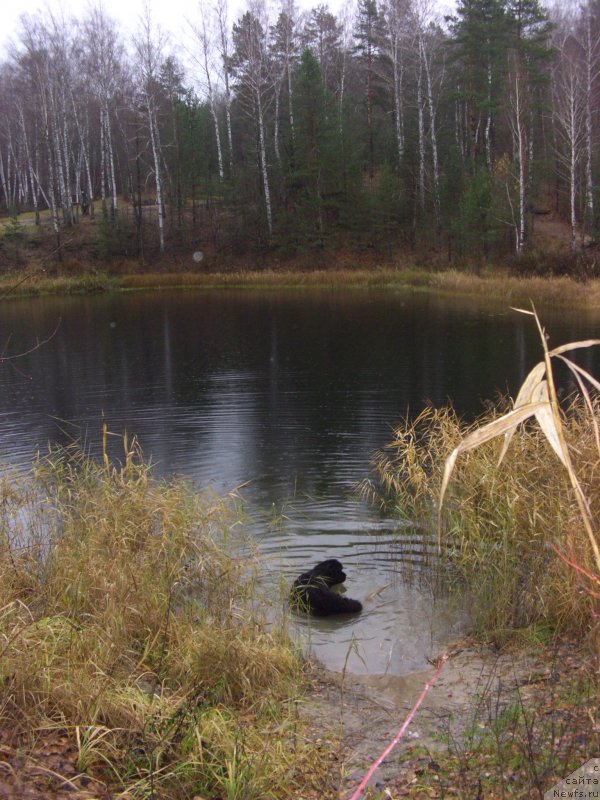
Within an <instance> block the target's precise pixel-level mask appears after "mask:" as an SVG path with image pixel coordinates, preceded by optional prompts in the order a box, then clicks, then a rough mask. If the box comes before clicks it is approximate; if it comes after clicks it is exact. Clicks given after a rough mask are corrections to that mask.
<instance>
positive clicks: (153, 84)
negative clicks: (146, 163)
mask: <svg viewBox="0 0 600 800" xmlns="http://www.w3.org/2000/svg"><path fill="white" fill-rule="evenodd" d="M134 44H135V50H136V56H137V59H136V66H137V72H138V92H139V97H140V107H141V108H142V109H143V113H144V115H145V117H146V123H147V130H148V137H149V140H150V151H151V154H152V164H153V174H154V186H155V189H156V207H157V216H158V238H159V248H160V252H161V253H164V251H165V205H164V187H163V167H162V153H161V140H160V129H159V124H158V116H159V105H160V104H159V95H160V82H159V78H160V68H161V65H162V63H163V50H164V46H165V37H164V34H163V33H162V31H161V30H160V28H155V26H154V24H153V21H152V18H151V15H150V10H149V8H148V7H146V9H145V12H144V14H143V16H142V17H141V19H140V25H139V29H138V33H137V36H136V37H135V39H134Z"/></svg>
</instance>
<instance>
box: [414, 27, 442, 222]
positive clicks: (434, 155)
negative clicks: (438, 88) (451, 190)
mask: <svg viewBox="0 0 600 800" xmlns="http://www.w3.org/2000/svg"><path fill="white" fill-rule="evenodd" d="M419 46H420V50H421V58H422V60H423V66H424V67H425V79H426V85H427V105H428V108H429V124H430V128H431V130H430V132H429V136H430V138H431V160H432V165H433V194H434V208H435V219H436V223H437V225H438V227H439V225H440V168H439V160H438V148H437V133H436V119H435V104H434V102H433V86H432V81H431V70H430V65H429V59H428V58H427V53H426V52H425V44H424V42H423V37H422V36H419Z"/></svg>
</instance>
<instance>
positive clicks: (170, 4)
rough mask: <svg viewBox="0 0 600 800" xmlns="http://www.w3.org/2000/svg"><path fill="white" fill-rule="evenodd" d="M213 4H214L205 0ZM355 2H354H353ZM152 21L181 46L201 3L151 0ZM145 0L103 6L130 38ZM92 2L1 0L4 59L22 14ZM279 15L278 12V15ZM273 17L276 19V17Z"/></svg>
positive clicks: (232, 5)
mask: <svg viewBox="0 0 600 800" xmlns="http://www.w3.org/2000/svg"><path fill="white" fill-rule="evenodd" d="M204 1H205V2H212V0H204ZM350 1H351V2H352V0H350ZM149 2H150V8H151V12H152V18H153V19H154V20H155V21H156V22H157V23H159V24H160V25H161V27H162V28H164V29H165V30H166V31H168V32H169V33H170V34H172V39H173V40H174V41H175V42H177V41H181V40H182V37H184V36H185V33H186V31H187V30H189V26H188V24H187V22H186V19H192V20H193V19H195V18H196V19H197V18H198V15H199V10H198V9H199V0H149ZM346 2H347V0H296V4H297V6H298V8H299V9H300V10H307V9H311V8H314V7H315V6H317V5H319V4H321V3H324V4H325V5H328V6H329V8H330V9H331V10H332V11H333V12H334V13H336V14H337V13H338V12H339V10H340V8H342V7H343V6H344V5H346ZM143 4H144V0H102V5H103V7H104V9H105V10H106V12H107V13H108V14H109V16H111V17H113V18H115V19H116V20H118V21H119V22H120V23H121V24H122V26H123V27H122V32H123V34H124V35H125V36H126V35H127V34H131V33H132V32H133V31H134V30H135V29H136V27H137V24H138V20H139V18H140V15H141V14H142V9H143ZM451 4H452V0H438V1H437V5H438V7H439V8H440V13H442V14H444V13H448V9H449V7H450V6H451ZM89 5H90V3H89V0H58V1H57V2H56V1H55V2H51V3H50V2H49V0H0V55H3V54H5V53H6V47H7V45H8V42H9V40H10V39H11V37H13V36H14V34H15V32H16V30H17V29H18V23H19V17H20V16H21V14H24V13H27V14H33V13H35V12H36V11H37V10H38V9H44V8H47V7H48V8H51V9H52V13H53V14H56V15H59V14H60V13H61V9H62V10H63V13H64V14H65V16H66V17H69V16H75V17H77V18H78V19H80V18H82V17H83V16H85V13H86V8H87V7H88V6H89ZM271 5H272V6H274V7H275V8H276V7H277V6H278V5H279V3H278V2H277V0H271ZM245 8H246V2H245V0H229V9H230V10H229V21H230V24H231V23H233V22H234V21H235V20H236V19H237V18H238V16H239V15H240V13H241V12H242V11H243V10H245ZM275 13H276V12H274V14H275ZM274 14H273V15H274Z"/></svg>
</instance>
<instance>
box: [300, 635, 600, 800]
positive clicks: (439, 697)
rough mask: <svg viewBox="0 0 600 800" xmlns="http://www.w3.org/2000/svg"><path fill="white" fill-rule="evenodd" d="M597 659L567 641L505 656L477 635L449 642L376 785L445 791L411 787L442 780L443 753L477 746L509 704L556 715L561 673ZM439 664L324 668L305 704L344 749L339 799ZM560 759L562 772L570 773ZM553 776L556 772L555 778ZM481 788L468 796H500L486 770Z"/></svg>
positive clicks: (394, 792)
mask: <svg viewBox="0 0 600 800" xmlns="http://www.w3.org/2000/svg"><path fill="white" fill-rule="evenodd" d="M588 661H589V659H588V657H587V656H586V654H582V653H574V652H573V651H572V649H570V648H569V647H568V646H562V647H555V648H554V649H553V650H545V651H543V652H541V651H540V650H538V651H537V652H536V653H523V652H514V653H512V652H510V653H502V654H499V653H497V652H494V651H492V650H490V649H488V648H486V647H482V646H481V647H480V646H478V645H476V644H474V643H470V642H465V643H462V644H457V645H456V646H454V647H452V648H450V651H449V658H448V661H447V662H446V663H445V665H444V668H443V670H442V673H441V675H440V676H439V678H438V679H437V681H436V683H435V684H434V685H433V686H432V687H431V689H430V691H429V692H428V694H427V695H426V697H425V700H424V702H423V704H422V705H421V707H420V709H419V711H418V713H417V715H416V717H415V719H414V720H413V722H412V723H411V725H410V726H409V728H408V730H407V732H406V734H405V736H404V738H403V739H401V741H400V743H399V744H398V746H397V747H396V748H395V750H394V751H393V752H392V753H391V754H390V755H389V757H388V758H387V759H386V760H385V761H384V762H383V764H382V765H381V767H380V768H379V769H378V770H377V772H376V773H375V775H374V776H373V779H372V781H371V785H372V787H373V789H376V790H378V791H379V792H382V794H381V797H405V796H407V797H421V796H423V797H425V796H427V797H429V796H431V797H433V796H443V793H442V794H441V795H438V794H437V793H436V794H427V793H425V794H420V791H419V790H417V788H416V787H415V788H411V785H413V784H414V783H415V780H416V779H415V774H416V772H419V773H423V772H426V771H430V772H431V777H432V780H433V782H435V781H436V780H438V777H437V774H436V773H437V772H438V770H439V769H440V767H439V764H438V763H437V761H438V760H442V759H444V758H447V757H448V755H449V754H453V757H455V758H456V754H458V753H460V752H465V751H467V750H469V749H470V748H473V747H474V746H475V744H476V743H477V742H478V741H480V740H481V737H482V736H483V735H484V734H485V733H486V732H489V731H490V730H491V729H492V727H493V726H494V725H495V724H496V722H497V721H498V720H499V719H501V718H502V715H503V714H506V712H507V710H508V709H511V708H521V707H526V706H528V705H531V704H535V707H536V709H538V708H539V710H540V714H542V715H546V716H548V715H550V714H553V713H554V712H555V709H554V707H553V708H547V707H545V705H544V701H543V700H540V697H545V698H546V699H547V700H548V702H550V699H551V698H550V695H552V698H554V696H555V694H556V692H557V686H558V685H559V684H560V683H561V681H563V682H564V680H565V679H566V678H568V677H569V676H572V675H573V674H574V673H575V671H576V670H581V669H585V670H589V669H590V668H591V664H590V663H588ZM434 672H435V666H433V665H432V667H431V669H428V670H423V671H418V672H412V673H409V674H407V675H402V676H397V675H351V674H346V675H344V674H342V673H332V672H327V671H325V670H323V669H320V668H318V667H317V668H316V671H315V690H314V692H313V693H312V695H311V696H310V698H309V699H308V700H307V702H306V704H305V705H304V709H303V711H304V713H305V714H306V715H309V716H310V718H311V719H312V720H313V721H314V727H315V729H319V730H321V731H323V730H326V731H327V732H328V736H329V737H330V740H331V742H332V743H334V744H335V745H337V746H338V747H339V752H340V762H339V774H338V776H337V779H336V780H335V786H334V789H333V794H332V795H331V796H332V797H340V798H346V797H348V796H349V794H350V792H351V791H352V789H353V788H354V787H355V786H356V785H357V784H358V783H359V782H360V780H361V779H362V777H363V775H364V774H365V772H366V770H367V769H368V768H369V766H370V765H371V764H372V762H373V761H374V760H375V759H376V758H377V757H378V756H379V754H380V753H381V752H382V751H383V750H384V749H385V748H386V746H387V745H388V744H389V743H390V741H391V740H392V739H393V738H394V736H395V734H396V733H397V731H398V729H399V728H400V726H401V725H402V723H403V721H404V719H405V717H406V716H407V714H408V713H409V711H410V709H411V708H412V707H413V705H414V703H415V701H416V699H417V698H418V696H419V694H420V693H421V691H422V689H423V687H424V686H425V684H426V683H427V681H428V680H429V679H430V677H431V676H432V674H433V673H434ZM561 713H562V712H561ZM573 724H574V725H577V723H573ZM558 727H560V726H558ZM558 727H557V730H558ZM571 727H572V726H571ZM598 730H599V729H598V727H597V726H596V728H594V725H592V726H591V730H590V732H589V733H590V736H589V737H587V738H586V740H585V742H584V741H580V742H579V745H581V747H580V750H581V753H582V756H583V755H585V754H587V752H588V750H589V753H590V755H589V757H592V756H593V755H594V754H595V751H594V752H592V750H594V748H596V749H597V746H598ZM594 735H595V738H594ZM579 738H580V739H581V736H580V737H579ZM575 759H576V760H577V756H575ZM559 763H560V762H559V761H557V766H556V772H557V775H558V776H559V777H564V774H561V772H560V769H561V768H560V766H559ZM551 780H552V778H551V776H548V777H547V781H548V782H549V781H551ZM549 785H552V784H551V783H549ZM473 786H474V793H473V794H472V795H470V794H468V793H467V794H466V795H460V796H473V797H477V796H486V797H488V796H490V797H491V796H495V795H494V794H489V795H488V794H485V795H478V791H479V790H478V789H477V786H478V783H477V778H474V784H473ZM373 796H379V794H378V793H376V794H375V795H373ZM450 796H454V795H453V794H452V792H451V793H450ZM525 796H526V795H525Z"/></svg>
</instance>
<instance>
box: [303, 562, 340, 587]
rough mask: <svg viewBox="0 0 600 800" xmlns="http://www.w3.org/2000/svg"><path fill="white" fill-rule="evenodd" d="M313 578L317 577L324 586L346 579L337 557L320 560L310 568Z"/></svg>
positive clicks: (333, 584)
mask: <svg viewBox="0 0 600 800" xmlns="http://www.w3.org/2000/svg"><path fill="white" fill-rule="evenodd" d="M311 573H312V577H313V578H319V579H320V580H321V581H322V582H323V583H324V584H325V585H326V586H335V585H336V584H337V583H343V582H344V581H345V580H346V573H345V572H344V570H343V567H342V564H341V563H340V562H339V561H338V560H337V558H328V559H327V561H320V562H319V563H318V564H317V565H316V566H314V567H313V568H312V570H311Z"/></svg>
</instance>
